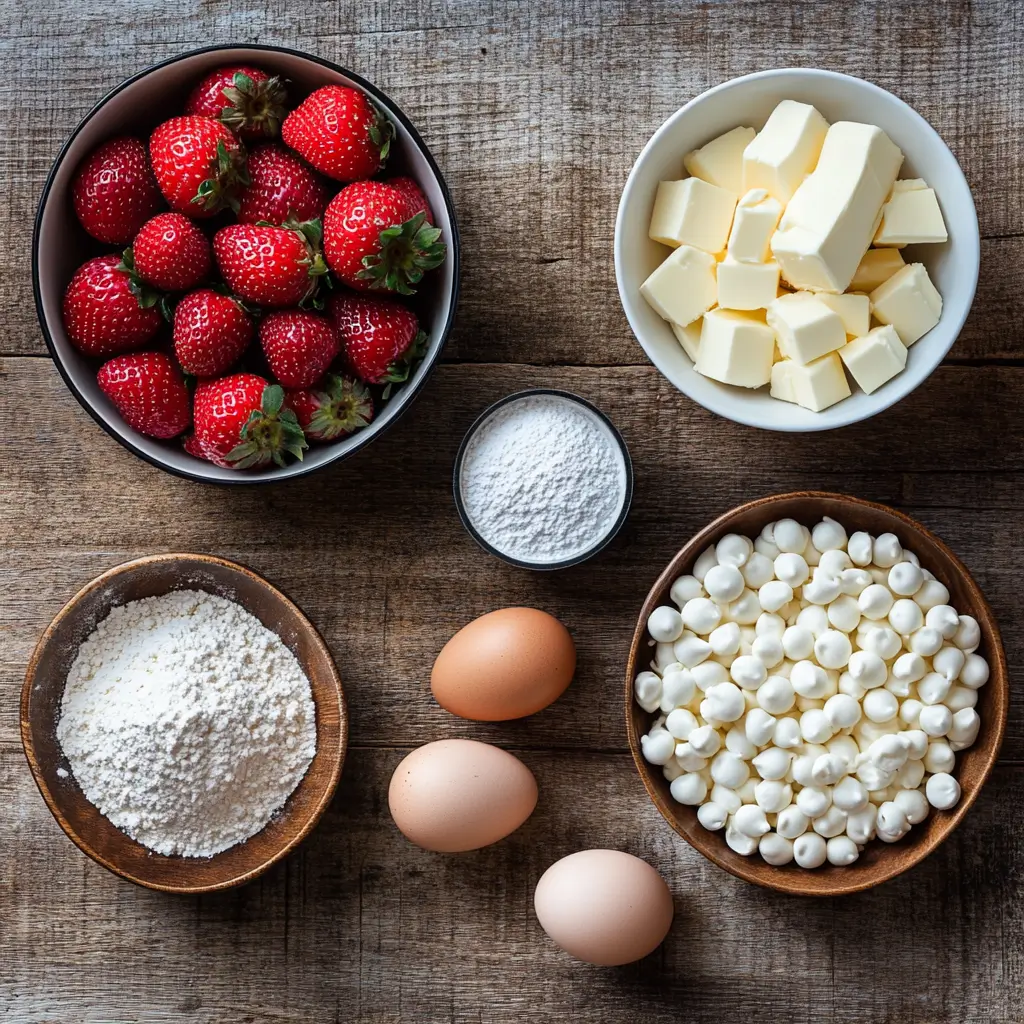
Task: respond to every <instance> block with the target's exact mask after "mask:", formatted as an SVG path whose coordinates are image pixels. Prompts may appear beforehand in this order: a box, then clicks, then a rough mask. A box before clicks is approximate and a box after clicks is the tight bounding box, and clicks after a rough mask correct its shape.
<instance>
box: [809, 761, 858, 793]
mask: <svg viewBox="0 0 1024 1024" xmlns="http://www.w3.org/2000/svg"><path fill="white" fill-rule="evenodd" d="M848 768H849V765H847V763H846V758H844V757H839V756H838V755H837V754H822V755H821V757H818V758H815V760H814V764H813V765H812V766H811V778H812V779H813V780H814V784H815V786H834V785H835V784H836V783H837V782H838V781H839V780H840V779H841V778H843V777H844V776H845V775H846V772H847V770H848Z"/></svg>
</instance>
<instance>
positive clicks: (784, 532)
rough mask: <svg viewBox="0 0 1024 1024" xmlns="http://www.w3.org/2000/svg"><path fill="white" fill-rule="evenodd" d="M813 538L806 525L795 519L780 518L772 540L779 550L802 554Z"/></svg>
mask: <svg viewBox="0 0 1024 1024" xmlns="http://www.w3.org/2000/svg"><path fill="white" fill-rule="evenodd" d="M810 539H811V535H810V532H809V531H808V529H807V527H806V526H801V525H800V523H798V522H797V521H796V520H795V519H780V520H779V521H778V522H777V523H776V524H775V529H774V531H773V534H772V540H773V541H774V543H775V546H776V547H777V548H778V549H779V551H784V552H795V553H796V554H800V553H801V552H802V551H803V550H804V548H805V547H807V542H808V541H809V540H810Z"/></svg>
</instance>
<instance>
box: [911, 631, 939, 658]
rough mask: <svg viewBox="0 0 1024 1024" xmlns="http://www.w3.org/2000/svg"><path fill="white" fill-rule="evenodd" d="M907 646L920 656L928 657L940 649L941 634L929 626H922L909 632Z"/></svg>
mask: <svg viewBox="0 0 1024 1024" xmlns="http://www.w3.org/2000/svg"><path fill="white" fill-rule="evenodd" d="M907 646H908V647H909V648H910V649H911V651H913V652H914V654H920V655H921V657H922V658H930V657H932V655H934V654H936V653H938V652H939V651H940V650H941V649H942V634H941V633H940V632H939V631H938V630H937V629H932V628H931V626H922V627H921V628H920V629H918V630H915V631H914V632H913V633H911V634H910V639H909V640H908V641H907Z"/></svg>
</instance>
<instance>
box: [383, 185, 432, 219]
mask: <svg viewBox="0 0 1024 1024" xmlns="http://www.w3.org/2000/svg"><path fill="white" fill-rule="evenodd" d="M384 184H385V185H390V186H391V187H392V188H397V189H398V191H399V192H401V193H402V194H403V195H406V196H408V197H409V200H410V202H411V203H412V206H411V209H412V212H413V214H417V213H424V214H425V215H426V216H425V217H424V222H425V223H427V224H430V225H431V226H433V224H434V214H433V211H432V210H431V209H430V203H428V202H427V197H426V196H425V195H424V194H423V189H421V188H420V186H419V182H418V181H416V179H415V178H388V180H387V181H385V182H384Z"/></svg>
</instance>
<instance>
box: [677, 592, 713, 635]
mask: <svg viewBox="0 0 1024 1024" xmlns="http://www.w3.org/2000/svg"><path fill="white" fill-rule="evenodd" d="M682 617H683V623H684V624H685V626H686V628H687V629H690V630H693V632H694V633H697V634H699V635H700V636H707V634H708V633H710V632H711V630H713V629H714V628H715V626H717V625H718V624H719V623H720V622H721V621H722V612H721V610H720V609H719V607H718V605H717V604H715V602H714V601H712V600H711V599H710V598H708V597H694V598H691V599H690V600H689V601H687V602H686V604H684V605H683V610H682Z"/></svg>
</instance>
